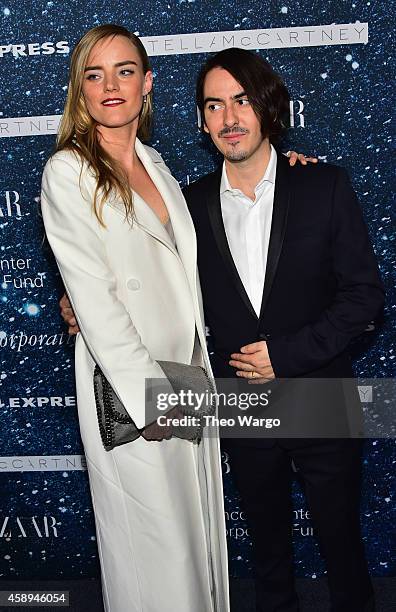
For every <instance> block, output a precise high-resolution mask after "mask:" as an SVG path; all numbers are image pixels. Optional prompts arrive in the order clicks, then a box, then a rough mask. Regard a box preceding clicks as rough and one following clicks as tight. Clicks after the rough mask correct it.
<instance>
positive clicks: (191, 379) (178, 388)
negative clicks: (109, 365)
mask: <svg viewBox="0 0 396 612" xmlns="http://www.w3.org/2000/svg"><path fill="white" fill-rule="evenodd" d="M157 363H158V364H159V365H160V367H161V369H162V370H163V372H164V373H165V375H166V377H167V379H168V381H169V382H170V384H171V386H172V388H173V391H174V393H177V394H181V393H183V392H184V394H189V393H191V392H192V393H194V394H199V395H200V397H201V398H202V397H203V398H204V401H203V402H202V405H201V406H200V408H199V409H196V408H195V407H194V406H184V405H183V406H181V405H180V406H178V409H179V411H180V412H181V413H182V414H183V416H186V417H194V418H193V419H190V421H191V422H192V424H191V425H189V424H187V425H183V426H181V425H180V426H172V430H173V433H172V435H173V436H175V437H178V438H183V439H186V440H190V441H191V442H196V443H199V441H200V439H201V437H202V431H203V427H204V422H203V421H204V419H203V418H202V417H203V416H205V415H213V414H214V413H215V410H216V404H215V387H214V384H213V381H212V380H211V379H210V378H209V376H208V374H207V372H206V370H205V369H204V368H203V367H201V366H193V365H186V364H184V363H176V362H174V361H158V362H157ZM93 382H94V392H95V403H96V413H97V417H98V425H99V432H100V436H101V439H102V442H103V446H104V448H105V450H106V451H110V450H112V449H113V448H115V447H116V446H121V445H122V444H126V443H127V442H133V441H134V440H136V439H137V438H139V436H141V434H142V431H143V429H138V428H137V427H136V425H135V423H134V421H133V419H132V418H131V416H130V415H129V413H128V412H127V411H126V409H125V407H124V405H123V403H122V402H121V401H120V399H119V398H118V396H117V394H116V393H115V391H114V389H113V388H112V386H111V385H110V383H109V381H108V380H107V378H106V377H105V375H104V374H103V372H102V370H101V369H100V368H99V366H98V365H96V367H95V371H94V378H93ZM194 397H196V396H194ZM157 414H158V413H157ZM164 414H166V413H164ZM153 416H154V415H153ZM154 418H155V416H154Z"/></svg>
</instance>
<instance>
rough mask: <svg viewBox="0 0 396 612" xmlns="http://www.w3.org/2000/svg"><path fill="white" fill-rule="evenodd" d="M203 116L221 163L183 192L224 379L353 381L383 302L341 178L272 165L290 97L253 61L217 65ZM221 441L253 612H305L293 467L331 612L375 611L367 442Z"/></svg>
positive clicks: (328, 169) (205, 80)
mask: <svg viewBox="0 0 396 612" xmlns="http://www.w3.org/2000/svg"><path fill="white" fill-rule="evenodd" d="M197 104H198V108H199V110H200V113H201V117H202V129H203V130H204V131H205V132H207V133H208V134H210V137H211V138H212V140H213V142H214V144H215V145H216V147H217V148H218V150H219V151H220V152H221V153H222V155H223V156H224V163H223V164H222V166H221V167H220V168H219V169H218V170H217V171H216V172H214V173H212V174H208V175H207V176H204V177H202V178H201V179H200V180H198V181H197V182H196V183H193V184H192V185H190V186H188V187H187V188H186V189H185V190H184V194H185V197H186V200H187V203H188V205H189V209H190V213H191V215H192V217H193V221H194V225H195V229H196V232H197V237H198V266H199V272H200V279H201V284H202V291H203V299H204V307H205V317H206V322H207V325H208V326H209V328H210V330H211V336H212V342H213V359H212V364H213V369H214V373H215V375H216V377H218V378H228V377H234V378H235V374H237V376H238V377H240V378H241V379H255V382H264V381H268V380H269V379H273V378H276V379H278V378H290V377H311V378H323V379H329V378H330V379H331V378H338V379H340V378H351V377H352V376H353V374H352V369H351V363H350V358H349V356H348V345H349V343H350V341H351V340H352V339H353V338H354V337H356V336H358V335H359V334H361V333H362V332H363V331H364V329H365V328H366V326H367V324H368V323H369V322H370V320H372V319H373V318H374V317H375V316H376V315H377V313H378V311H379V310H380V308H381V306H382V303H383V289H382V284H381V280H380V277H379V273H378V269H377V264H376V260H375V256H374V254H373V250H372V247H371V245H370V242H369V239H368V235H367V230H366V227H365V224H364V221H363V218H362V214H361V211H360V208H359V205H358V202H357V200H356V196H355V193H354V191H353V189H352V187H351V185H350V183H349V180H348V176H347V173H346V172H345V171H344V170H343V169H341V168H338V167H336V166H333V165H330V164H328V165H327V164H317V165H309V166H305V167H304V166H301V165H299V166H298V167H296V166H295V167H293V168H292V167H290V166H289V164H288V163H287V160H286V159H285V158H284V157H283V156H282V155H277V153H276V150H275V148H274V146H273V145H274V144H276V143H277V141H278V139H279V137H280V136H281V134H282V133H283V131H284V129H285V126H286V124H287V117H288V112H289V94H288V91H287V89H286V87H285V85H284V83H283V81H282V79H281V78H280V77H279V76H278V75H277V74H276V73H275V72H274V71H273V69H272V68H271V66H270V65H269V64H268V62H266V61H264V60H263V59H261V58H260V56H259V55H257V54H255V53H251V52H249V51H245V50H241V49H227V50H225V51H222V52H220V53H218V54H217V55H215V56H213V57H211V58H210V59H209V60H208V61H207V62H206V64H205V65H204V66H203V68H202V70H201V72H200V74H199V77H198V82H197ZM338 408H339V407H338V406H334V411H335V414H336V415H337V414H338V413H337V410H338ZM226 442H227V444H226V448H227V451H228V452H229V453H230V455H231V466H232V472H233V475H234V477H235V480H236V484H237V487H238V489H239V491H240V494H241V497H242V503H243V505H244V507H245V510H246V513H247V517H248V520H249V523H250V526H251V530H252V536H253V546H254V560H255V575H256V598H257V611H260V612H296V611H297V610H298V609H299V607H298V600H297V596H296V592H295V586H294V578H293V555H292V540H291V519H292V506H291V482H292V469H291V461H292V460H293V461H294V463H295V465H296V466H297V468H298V469H299V472H300V475H301V477H302V479H303V482H304V486H305V492H306V496H307V500H308V503H309V506H310V510H311V514H312V518H313V522H314V525H315V527H316V530H317V533H318V537H319V541H320V544H321V550H322V553H323V556H324V558H325V561H326V566H327V575H328V582H329V588H330V599H331V610H332V611H333V612H363V611H368V610H370V611H371V610H374V600H373V590H372V586H371V582H370V577H369V574H368V570H367V564H366V561H365V557H364V550H363V545H362V541H361V536H360V525H359V496H360V450H361V442H360V441H359V440H357V439H314V438H311V439H278V440H274V439H271V440H269V439H268V438H266V439H254V440H246V439H233V440H231V439H229V440H227V441H226Z"/></svg>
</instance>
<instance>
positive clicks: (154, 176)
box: [136, 139, 197, 293]
mask: <svg viewBox="0 0 396 612" xmlns="http://www.w3.org/2000/svg"><path fill="white" fill-rule="evenodd" d="M136 153H137V155H138V156H139V159H140V161H141V162H142V163H143V165H144V167H145V168H146V170H147V173H148V174H149V176H150V178H151V180H152V181H153V183H154V185H155V186H156V187H157V189H158V191H159V193H160V194H161V196H162V198H163V200H164V202H165V204H166V207H167V209H168V212H169V216H170V220H171V223H172V227H173V232H174V234H175V239H176V245H177V252H178V254H179V256H180V259H181V260H182V262H183V265H184V268H185V270H186V273H187V277H188V279H189V281H190V284H191V286H192V287H193V288H195V289H194V293H196V284H195V283H196V267H197V241H196V236H195V229H194V225H193V222H192V220H191V217H190V213H189V212H188V208H187V204H186V202H185V200H184V197H183V194H182V192H181V190H180V186H179V183H178V182H177V180H176V179H175V178H174V177H173V176H172V175H171V174H170V173H169V172H168V171H167V169H166V168H165V166H164V164H163V163H162V162H161V161H160V160H158V162H157V161H156V160H155V159H153V158H152V157H151V155H150V153H149V152H148V151H147V150H146V148H145V147H144V145H143V144H142V143H141V142H140V141H139V140H138V139H136ZM146 208H148V209H149V210H150V212H151V214H152V215H153V216H154V217H155V218H156V220H157V221H158V223H159V225H160V226H161V229H162V230H163V232H164V233H165V234H166V236H167V242H170V239H169V235H168V232H167V231H166V229H165V228H164V227H163V225H162V224H161V222H160V221H159V219H158V217H157V215H155V213H153V211H152V210H151V209H150V207H149V206H146ZM139 210H140V209H139ZM146 220H147V215H146ZM149 229H150V231H151V229H153V224H151V226H150V228H149ZM161 236H162V234H161ZM172 248H173V245H172Z"/></svg>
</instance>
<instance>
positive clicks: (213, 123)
mask: <svg viewBox="0 0 396 612" xmlns="http://www.w3.org/2000/svg"><path fill="white" fill-rule="evenodd" d="M204 120H205V125H204V130H205V132H207V133H208V134H210V136H211V138H212V140H213V142H214V144H215V145H216V147H217V148H218V149H219V151H220V152H221V153H222V154H223V155H224V157H225V158H226V159H227V160H228V161H230V162H239V161H244V160H247V159H249V158H250V157H252V155H254V153H256V151H257V150H258V149H259V148H260V146H261V145H262V143H263V142H264V137H263V135H262V133H261V126H260V122H259V119H258V118H257V116H256V114H255V112H254V110H253V107H252V106H251V104H250V102H249V100H248V97H247V95H246V93H245V92H244V91H243V88H242V86H241V85H240V84H239V83H238V81H236V80H235V79H234V77H233V76H232V75H231V74H230V73H229V72H227V70H224V69H223V68H213V69H212V70H210V71H209V72H208V74H207V75H206V78H205V82H204Z"/></svg>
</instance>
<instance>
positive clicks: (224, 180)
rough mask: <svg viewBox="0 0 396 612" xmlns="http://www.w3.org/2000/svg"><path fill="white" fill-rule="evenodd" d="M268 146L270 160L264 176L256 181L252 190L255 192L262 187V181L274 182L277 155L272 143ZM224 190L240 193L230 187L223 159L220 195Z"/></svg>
mask: <svg viewBox="0 0 396 612" xmlns="http://www.w3.org/2000/svg"><path fill="white" fill-rule="evenodd" d="M270 147H271V155H270V160H269V162H268V166H267V168H266V170H265V173H264V176H263V177H262V178H261V179H260V180H259V182H258V183H257V185H256V187H255V190H254V191H255V193H257V191H260V189H261V188H263V187H264V183H266V182H269V183H272V184H274V183H275V177H276V160H277V155H276V151H275V149H274V147H273V146H272V145H270ZM226 191H230V192H231V193H241V191H240V190H239V189H234V188H233V187H231V185H230V182H229V180H228V176H227V170H226V164H225V161H224V162H223V169H222V173H221V182H220V195H222V194H223V193H225V192H226Z"/></svg>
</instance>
